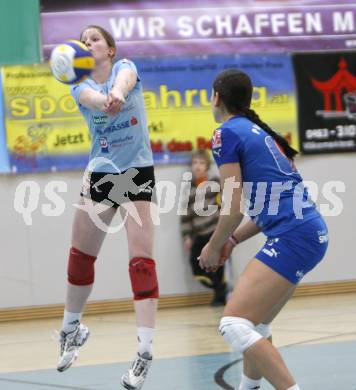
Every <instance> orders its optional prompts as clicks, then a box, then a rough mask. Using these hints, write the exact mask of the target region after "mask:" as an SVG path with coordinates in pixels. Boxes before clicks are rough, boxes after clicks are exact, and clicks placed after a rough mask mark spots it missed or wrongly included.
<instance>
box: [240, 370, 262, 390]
mask: <svg viewBox="0 0 356 390" xmlns="http://www.w3.org/2000/svg"><path fill="white" fill-rule="evenodd" d="M260 385H261V379H251V378H249V377H247V376H246V375H244V374H242V378H241V382H240V386H239V388H238V390H252V389H256V390H258V389H259V388H260Z"/></svg>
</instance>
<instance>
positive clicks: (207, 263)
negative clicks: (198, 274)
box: [198, 242, 221, 272]
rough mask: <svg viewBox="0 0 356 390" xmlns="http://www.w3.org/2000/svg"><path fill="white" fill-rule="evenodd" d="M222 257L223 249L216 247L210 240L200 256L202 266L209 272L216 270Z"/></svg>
mask: <svg viewBox="0 0 356 390" xmlns="http://www.w3.org/2000/svg"><path fill="white" fill-rule="evenodd" d="M220 257H221V250H219V249H216V248H214V247H213V246H212V245H211V243H210V242H208V243H207V244H206V245H205V246H204V248H203V249H202V251H201V254H200V256H199V257H198V260H199V265H200V268H203V269H205V270H206V271H208V272H215V271H216V270H217V269H218V268H219V266H220V265H219V260H220Z"/></svg>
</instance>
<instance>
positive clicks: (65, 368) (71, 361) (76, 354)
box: [57, 330, 90, 372]
mask: <svg viewBox="0 0 356 390" xmlns="http://www.w3.org/2000/svg"><path fill="white" fill-rule="evenodd" d="M89 335H90V332H89V330H88V333H87V335H86V337H85V339H83V342H82V343H81V345H79V346H78V350H77V352H76V353H75V354H74V356H73V359H72V360H70V361H69V363H68V364H67V365H65V366H64V367H57V371H59V372H63V371H65V370H68V368H69V367H70V366H71V365H72V364H73V363H74V362H75V361H76V360H77V357H78V353H79V348H80V347H82V346H83V345H84V344H85V343H86V341H87V340H88V338H89Z"/></svg>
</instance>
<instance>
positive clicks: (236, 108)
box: [213, 69, 298, 160]
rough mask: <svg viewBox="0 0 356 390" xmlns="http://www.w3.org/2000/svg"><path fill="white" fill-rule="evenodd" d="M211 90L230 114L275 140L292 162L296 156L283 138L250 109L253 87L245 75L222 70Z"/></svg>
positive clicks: (233, 70)
mask: <svg viewBox="0 0 356 390" xmlns="http://www.w3.org/2000/svg"><path fill="white" fill-rule="evenodd" d="M213 89H214V92H217V93H218V94H219V98H220V99H221V101H222V103H223V104H224V106H225V108H226V109H227V111H228V112H229V113H230V114H236V115H237V114H241V115H243V116H245V117H246V118H248V119H249V120H250V121H251V122H253V123H256V125H258V126H259V127H261V128H262V129H263V130H264V131H265V132H266V133H268V134H269V135H270V136H271V137H273V138H274V139H275V141H276V142H277V143H278V145H279V146H280V147H281V148H282V149H283V152H284V153H285V155H286V156H287V157H288V158H289V159H291V160H293V158H294V156H295V155H296V154H298V152H297V151H296V150H295V149H293V148H292V147H291V146H290V145H289V143H288V141H287V140H286V139H285V138H284V137H282V136H281V135H280V134H278V133H276V132H275V131H274V130H272V129H271V128H270V127H269V126H268V125H267V123H265V122H263V121H262V120H261V119H260V117H259V116H258V115H257V113H256V112H255V111H254V110H252V109H251V108H250V105H251V99H252V91H253V87H252V82H251V79H250V77H249V76H248V75H247V74H246V73H244V72H242V71H240V70H238V69H227V70H224V71H222V72H221V73H219V74H218V76H217V77H216V79H215V80H214V83H213Z"/></svg>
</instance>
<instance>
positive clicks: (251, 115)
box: [241, 108, 298, 160]
mask: <svg viewBox="0 0 356 390" xmlns="http://www.w3.org/2000/svg"><path fill="white" fill-rule="evenodd" d="M241 112H242V113H243V115H244V116H245V117H246V118H248V119H249V120H250V121H251V122H253V123H256V125H257V126H259V127H261V129H263V130H264V131H265V132H266V133H268V134H269V135H270V136H271V137H273V138H274V140H275V141H276V142H277V144H278V145H279V146H280V147H281V148H282V150H283V152H284V154H285V155H286V156H287V157H288V158H289V159H291V160H293V159H294V157H295V155H297V154H298V152H297V151H296V150H295V149H293V148H292V147H291V146H290V145H289V143H288V141H287V140H286V139H285V138H284V137H282V136H281V135H280V134H278V133H276V132H275V131H274V130H272V129H271V128H270V127H269V126H268V125H267V123H265V122H263V121H262V120H261V118H260V117H259V116H258V115H257V113H256V112H255V111H254V110H252V109H250V108H243V109H241Z"/></svg>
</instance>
